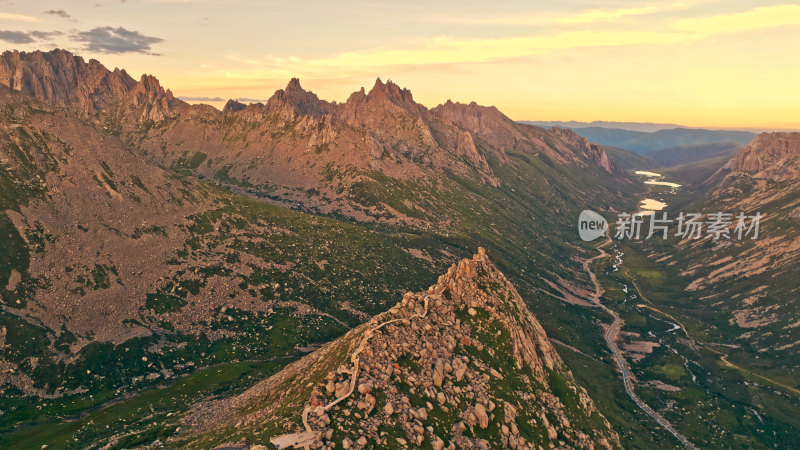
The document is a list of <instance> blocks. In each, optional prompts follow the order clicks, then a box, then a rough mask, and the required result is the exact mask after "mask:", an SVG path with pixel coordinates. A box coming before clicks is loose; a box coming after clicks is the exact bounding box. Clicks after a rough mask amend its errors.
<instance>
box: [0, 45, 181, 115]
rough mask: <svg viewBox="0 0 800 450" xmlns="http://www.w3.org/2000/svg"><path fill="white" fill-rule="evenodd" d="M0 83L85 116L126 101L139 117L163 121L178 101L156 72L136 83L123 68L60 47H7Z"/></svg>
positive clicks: (1, 62)
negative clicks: (45, 49)
mask: <svg viewBox="0 0 800 450" xmlns="http://www.w3.org/2000/svg"><path fill="white" fill-rule="evenodd" d="M0 84H3V85H5V86H8V87H10V88H11V89H15V90H18V91H20V92H22V93H24V94H27V95H29V96H31V97H33V98H35V99H37V100H40V101H42V102H45V103H48V104H51V105H54V106H59V107H66V108H70V109H72V110H74V111H76V112H78V113H79V114H80V115H82V116H89V115H92V114H95V113H97V112H99V111H102V110H104V109H107V108H112V107H120V106H125V107H126V108H127V109H128V110H130V111H137V115H136V116H135V117H136V119H137V120H141V121H145V120H151V121H160V120H163V119H165V118H166V117H167V116H168V115H170V114H171V112H172V111H171V110H172V107H173V106H174V104H175V103H177V102H179V100H176V99H175V98H174V97H173V96H172V93H171V92H169V91H168V90H167V91H165V90H164V89H163V88H162V87H161V85H160V84H159V82H158V80H157V79H156V78H155V77H153V76H150V75H143V76H142V77H141V80H140V81H139V82H137V81H136V80H135V79H133V78H132V77H131V76H130V75H128V73H127V72H125V70H124V69H114V70H113V71H110V70H108V69H106V68H105V67H104V66H103V65H102V64H100V62H99V61H97V60H95V59H91V60H89V62H88V63H87V62H85V61H84V60H83V58H81V57H80V56H76V55H73V54H71V53H69V52H67V51H66V50H60V49H56V50H52V51H50V52H41V51H35V52H31V53H26V52H18V51H13V52H12V51H6V52H4V53H3V54H2V55H0Z"/></svg>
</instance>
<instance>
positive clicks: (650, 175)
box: [634, 170, 681, 215]
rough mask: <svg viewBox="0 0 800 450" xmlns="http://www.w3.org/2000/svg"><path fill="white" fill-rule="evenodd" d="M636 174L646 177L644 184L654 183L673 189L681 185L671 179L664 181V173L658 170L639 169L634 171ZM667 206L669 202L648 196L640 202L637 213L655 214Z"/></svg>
mask: <svg viewBox="0 0 800 450" xmlns="http://www.w3.org/2000/svg"><path fill="white" fill-rule="evenodd" d="M634 173H635V174H636V175H640V176H642V177H644V178H646V179H645V180H644V184H649V185H654V186H666V187H669V188H671V189H677V188H679V187H681V185H680V184H678V183H673V182H670V181H664V175H661V174H660V173H656V172H649V171H647V170H637V171H636V172H634ZM666 207H667V204H666V203H664V202H663V201H661V200H657V199H654V198H646V199H644V200H642V201H641V202H640V203H639V208H640V209H641V210H640V211H639V212H638V213H637V214H639V215H650V214H654V213H655V212H656V211H661V210H663V209H664V208H666Z"/></svg>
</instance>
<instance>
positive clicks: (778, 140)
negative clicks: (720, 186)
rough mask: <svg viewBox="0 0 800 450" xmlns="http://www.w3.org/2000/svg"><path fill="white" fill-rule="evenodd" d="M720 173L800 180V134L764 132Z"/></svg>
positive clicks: (781, 179)
mask: <svg viewBox="0 0 800 450" xmlns="http://www.w3.org/2000/svg"><path fill="white" fill-rule="evenodd" d="M720 171H721V172H722V173H730V174H733V175H736V174H740V173H742V172H744V173H746V174H748V175H749V176H751V177H753V178H761V179H767V180H772V181H788V180H797V179H800V133H797V132H794V133H761V134H759V135H758V136H756V138H755V139H753V141H752V142H750V144H748V145H747V147H745V148H744V149H743V150H742V151H740V152H739V153H738V154H736V156H734V157H733V158H732V159H731V160H730V161H729V162H728V163H727V164H725V166H723V167H722V169H720Z"/></svg>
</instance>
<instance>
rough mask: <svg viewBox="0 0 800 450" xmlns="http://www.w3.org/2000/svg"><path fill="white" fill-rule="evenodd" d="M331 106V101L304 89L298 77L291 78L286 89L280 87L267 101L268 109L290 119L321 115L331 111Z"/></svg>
mask: <svg viewBox="0 0 800 450" xmlns="http://www.w3.org/2000/svg"><path fill="white" fill-rule="evenodd" d="M330 106H331V105H330V103H328V102H326V101H324V100H320V98H319V97H317V95H316V94H314V93H313V92H310V91H306V90H305V89H303V88H302V87H301V86H300V80H299V79H297V78H292V79H291V80H289V84H287V85H286V88H285V89H278V90H277V91H275V94H273V96H272V97H271V98H270V99H269V100H268V101H267V109H269V110H270V111H274V112H277V113H278V114H279V115H281V116H282V117H284V118H285V119H288V120H292V119H295V118H297V117H299V116H314V117H319V116H321V115H323V114H325V113H328V112H330Z"/></svg>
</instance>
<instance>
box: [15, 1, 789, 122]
mask: <svg viewBox="0 0 800 450" xmlns="http://www.w3.org/2000/svg"><path fill="white" fill-rule="evenodd" d="M48 3H53V2H41V1H36V0H32V1H30V2H26V3H25V4H24V5H22V4H20V5H14V6H13V7H9V8H7V9H8V11H7V12H3V13H0V19H2V20H3V22H2V23H3V25H2V26H1V27H0V39H2V38H3V34H2V32H3V31H6V32H9V31H10V32H12V33H19V32H31V31H39V32H50V33H51V34H50V35H48V37H47V38H46V39H48V40H46V41H41V40H39V41H36V42H28V43H26V42H22V41H23V40H24V37H20V36H19V35H18V34H17V35H8V36H9V37H8V39H17V41H18V42H17V43H13V47H15V48H19V49H20V50H32V49H36V48H44V49H47V48H50V47H55V46H59V47H64V48H67V49H68V50H72V51H73V52H75V53H76V54H80V55H83V56H85V57H92V58H96V59H98V60H100V61H101V62H102V63H104V64H105V65H106V66H108V67H109V68H113V67H120V68H125V69H127V70H128V71H129V72H130V73H131V74H135V73H141V72H146V73H150V74H153V75H155V76H157V77H158V78H159V79H160V80H161V82H162V84H163V85H164V86H165V87H167V88H170V89H171V90H172V91H173V93H175V95H177V96H182V97H188V98H196V99H198V98H199V99H204V98H207V101H206V102H207V103H212V104H214V105H215V106H218V107H219V106H220V105H221V104H223V103H224V101H216V100H215V99H216V98H247V99H253V100H257V99H262V100H263V99H266V98H269V96H271V95H272V93H273V92H274V91H275V90H276V89H280V88H283V87H284V86H285V84H286V83H287V82H288V80H289V78H292V77H298V78H300V79H301V82H302V84H303V86H304V87H305V88H306V89H309V90H312V91H314V92H315V93H317V94H318V95H319V96H320V97H321V98H324V99H327V100H336V101H344V100H345V99H346V98H347V97H348V96H349V94H350V93H351V92H353V91H356V90H358V89H359V88H360V87H361V86H365V87H367V88H369V87H370V86H371V85H372V83H373V82H374V79H375V78H376V77H381V78H382V79H384V80H385V79H392V80H394V81H395V82H397V83H398V84H399V85H401V86H403V87H407V88H409V89H410V90H411V91H412V92H413V93H414V96H415V98H416V99H417V100H418V101H420V102H421V103H423V104H425V105H426V106H428V107H432V106H435V105H437V104H440V103H443V102H445V101H446V100H448V99H452V100H454V101H461V102H470V101H476V102H478V103H480V104H485V105H494V106H496V107H498V108H499V109H500V110H501V111H502V112H504V113H505V114H506V115H508V116H509V117H511V118H513V119H516V120H564V121H567V120H576V121H586V122H589V121H594V120H604V121H622V122H624V121H630V122H658V123H676V124H681V125H687V126H695V127H714V128H764V129H770V128H772V129H800V89H798V88H797V87H796V85H797V80H798V79H800V61H798V60H797V58H794V57H793V55H795V54H800V40H798V39H797V36H798V32H799V31H800V5H798V4H793V3H787V2H785V1H784V2H780V1H778V2H769V1H766V2H765V1H751V0H733V1H726V2H723V1H715V0H686V1H682V2H668V1H653V2H635V1H631V0H618V1H603V0H566V1H564V2H559V3H558V4H553V3H550V2H533V3H531V2H529V1H522V0H518V1H507V2H502V3H500V4H492V5H487V4H472V3H469V2H466V3H464V4H463V5H460V6H459V8H457V9H456V8H452V7H448V6H439V5H437V4H432V3H431V2H426V1H417V0H410V1H408V2H406V3H404V4H403V5H396V4H393V3H383V2H382V1H380V0H377V1H373V2H371V3H369V4H363V3H361V2H358V1H355V0H352V1H350V0H345V1H343V2H341V3H339V4H336V5H332V4H330V3H325V2H321V1H319V2H316V1H312V2H311V3H310V4H309V5H306V7H305V8H303V7H300V6H297V5H293V4H290V3H282V2H273V3H269V4H266V3H259V2H255V1H252V0H238V1H236V2H227V3H224V2H213V1H191V0H184V1H181V2H176V1H169V0H161V1H152V0H151V1H148V2H141V1H133V0H132V1H128V2H124V3H122V4H117V3H114V4H108V5H104V6H102V7H92V8H89V7H87V6H86V5H83V3H82V2H72V3H70V2H65V3H59V4H58V7H57V8H56V7H55V5H54V4H48ZM9 6H11V5H9ZM53 10H60V11H55V12H56V13H63V14H57V15H54V14H53V13H54V11H53ZM42 11H49V14H46V15H42ZM65 22H69V24H68V25H66V24H65ZM98 27H123V28H125V29H126V30H130V31H136V32H137V33H141V35H142V36H145V37H155V38H159V39H161V40H163V41H159V40H158V39H156V40H154V41H152V42H153V43H152V45H150V44H148V46H147V47H146V48H145V49H144V50H142V49H139V50H138V51H137V52H130V53H122V54H108V53H104V52H103V51H102V50H97V48H95V47H91V46H89V45H88V44H86V43H85V42H86V39H82V40H76V36H78V33H80V32H82V31H84V30H90V29H96V28H98ZM3 28H5V30H3ZM37 39H38V38H37ZM123 44H125V43H123ZM196 101H199V100H196Z"/></svg>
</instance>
